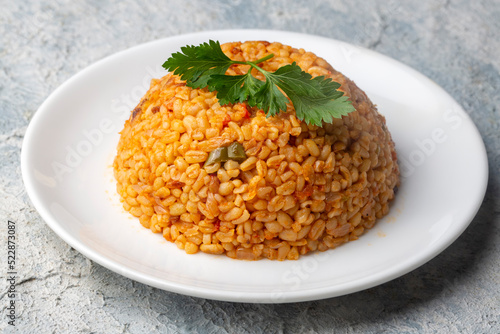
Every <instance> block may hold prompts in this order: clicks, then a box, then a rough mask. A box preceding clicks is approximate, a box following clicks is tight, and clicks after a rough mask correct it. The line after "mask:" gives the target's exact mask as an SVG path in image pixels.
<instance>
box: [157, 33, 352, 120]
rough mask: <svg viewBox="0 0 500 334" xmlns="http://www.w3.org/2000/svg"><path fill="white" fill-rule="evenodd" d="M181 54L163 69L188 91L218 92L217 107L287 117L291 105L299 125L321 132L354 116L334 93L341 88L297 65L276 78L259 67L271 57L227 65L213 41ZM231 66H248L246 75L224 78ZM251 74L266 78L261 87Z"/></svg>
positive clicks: (187, 48)
mask: <svg viewBox="0 0 500 334" xmlns="http://www.w3.org/2000/svg"><path fill="white" fill-rule="evenodd" d="M181 51H182V53H181V52H177V53H174V54H173V55H172V56H171V57H170V58H169V59H167V61H166V62H165V63H164V64H163V67H164V68H165V69H166V70H169V71H173V72H174V74H177V75H180V77H181V79H182V80H185V81H186V84H187V85H188V86H189V87H192V88H205V87H208V89H209V90H210V91H217V98H218V99H219V102H220V104H221V105H224V104H228V103H238V102H244V101H246V102H247V103H248V105H250V106H252V107H255V106H256V107H258V108H260V109H262V110H264V112H265V113H266V114H267V115H268V116H274V115H276V114H277V113H279V112H280V111H286V110H287V107H286V104H287V103H288V102H291V103H292V104H293V106H294V108H295V112H296V114H297V118H298V119H300V120H303V121H305V122H306V123H307V124H314V125H319V126H321V124H322V122H326V123H331V122H332V118H341V117H342V116H344V115H347V114H348V113H349V112H351V111H354V110H355V109H354V107H353V106H352V104H351V102H350V101H349V100H348V98H347V96H344V93H343V92H341V91H338V90H337V89H338V88H339V87H340V84H339V83H337V82H334V81H332V79H330V78H325V77H324V76H319V77H315V78H313V77H312V76H311V75H310V74H309V73H307V72H304V71H302V69H301V68H300V67H299V66H298V65H297V64H296V63H295V62H294V63H293V64H290V65H285V66H283V67H280V68H279V69H278V70H276V71H275V72H268V71H266V70H264V69H262V68H261V67H259V66H258V65H259V64H260V63H262V62H265V61H267V60H269V59H271V58H272V57H274V55H273V54H269V55H267V56H265V57H263V58H261V59H258V60H256V61H236V60H231V59H230V58H229V57H227V56H226V55H225V54H224V53H223V52H222V49H221V47H220V44H219V42H218V41H212V40H210V41H209V42H208V43H202V44H200V45H198V46H193V45H191V46H189V45H188V46H184V47H182V48H181ZM233 64H242V65H250V69H249V70H248V72H247V73H246V74H243V75H226V74H225V73H226V71H227V70H228V68H229V67H230V66H231V65H233ZM253 68H254V69H256V70H257V71H259V72H261V73H262V74H263V75H264V78H265V81H262V80H259V79H257V78H256V77H254V76H253V75H252V74H251V71H252V69H253ZM283 93H284V94H283ZM285 94H286V95H285ZM288 99H290V101H289V100H288Z"/></svg>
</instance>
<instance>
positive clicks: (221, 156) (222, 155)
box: [203, 147, 228, 167]
mask: <svg viewBox="0 0 500 334" xmlns="http://www.w3.org/2000/svg"><path fill="white" fill-rule="evenodd" d="M227 160H228V156H227V147H218V148H216V149H215V150H213V151H212V152H210V154H209V155H208V158H207V161H205V164H204V165H203V167H205V166H209V165H211V164H214V163H217V162H224V161H227Z"/></svg>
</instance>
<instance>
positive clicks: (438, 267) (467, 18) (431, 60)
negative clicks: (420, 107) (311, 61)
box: [0, 0, 500, 334]
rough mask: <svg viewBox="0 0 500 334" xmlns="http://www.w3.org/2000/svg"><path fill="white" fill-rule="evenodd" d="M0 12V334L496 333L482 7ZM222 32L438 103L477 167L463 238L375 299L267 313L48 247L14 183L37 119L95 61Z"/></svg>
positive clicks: (494, 73)
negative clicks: (331, 63) (375, 56)
mask: <svg viewBox="0 0 500 334" xmlns="http://www.w3.org/2000/svg"><path fill="white" fill-rule="evenodd" d="M0 7H1V9H0V116H1V118H0V217H1V227H0V233H1V240H2V243H1V245H2V246H1V247H0V248H1V249H0V259H1V261H0V273H1V274H2V276H1V282H0V308H1V310H2V317H1V319H0V332H5V333H14V332H18V333H109V334H112V333H333V332H335V333H500V293H499V286H500V276H499V268H500V266H499V264H500V261H499V259H500V246H499V245H500V233H499V230H500V229H499V224H500V170H499V169H500V138H499V137H500V131H499V122H500V115H499V106H500V103H499V102H500V94H499V91H500V57H499V55H500V4H499V2H498V1H497V0H481V1H468V0H422V1H411V2H410V1H401V2H400V1H394V0H391V1H380V0H379V1H370V2H368V1H366V2H365V1H361V0H353V1H337V0H334V1H321V0H309V1H288V0H278V1H241V0H238V1H201V0H196V1H184V0H172V1H164V2H160V1H158V2H147V3H142V2H141V1H134V0H121V1H97V0H95V1H88V2H84V1H65V0H58V1H34V0H28V1H14V0H2V1H0ZM230 28H263V29H279V30H289V31H295V32H304V33H309V34H315V35H320V36H326V37H330V38H335V39H340V40H343V41H346V42H348V43H352V44H355V45H360V46H364V47H368V48H370V49H373V50H375V51H378V52H381V53H383V54H386V55H388V56H390V57H393V58H395V59H397V60H399V61H401V62H403V63H405V64H407V65H409V66H411V67H413V68H415V69H417V70H418V71H420V72H422V73H424V74H425V75H427V76H428V77H430V78H431V79H433V80H434V81H436V82H437V83H438V84H439V85H441V86H442V87H443V88H444V89H445V90H447V91H448V92H449V93H450V94H451V95H452V96H453V97H454V98H455V99H456V100H457V101H458V102H459V103H460V104H461V105H462V106H463V107H464V109H465V110H466V111H467V113H468V114H469V115H470V116H471V118H472V119H473V121H474V122H475V124H476V125H477V127H478V129H479V131H480V132H481V135H482V137H483V140H484V142H485V144H486V148H487V151H488V156H489V167H490V178H489V185H488V190H487V194H486V198H485V200H484V203H483V205H482V206H481V208H480V210H479V213H478V215H477V216H476V218H475V219H474V221H473V222H472V223H471V225H470V227H469V228H468V229H467V230H466V231H465V233H464V234H463V235H462V236H461V237H459V239H458V240H457V241H456V242H455V243H453V244H452V245H451V246H450V247H449V248H448V249H446V250H445V251H444V252H443V253H441V254H440V255H438V256H437V257H436V258H434V259H433V260H431V261H430V262H428V263H427V264H425V265H423V266H422V267H420V268H418V269H416V270H414V271H413V272H411V273H409V274H407V275H404V276H403V277H400V278H398V279H395V280H393V281H391V282H388V283H386V284H383V285H381V286H378V287H375V288H371V289H369V290H366V291H362V292H358V293H354V294H351V295H348V296H342V297H338V298H332V299H326V300H320V301H311V302H303V303H294V304H281V305H280V304H278V305H258V304H238V303H230V302H219V301H211V300H204V299H198V298H192V297H187V296H182V295H178V294H174V293H169V292H166V291H162V290H158V289H155V288H152V287H149V286H145V285H143V284H140V283H137V282H134V281H132V280H130V279H127V278H124V277H122V276H120V275H118V274H116V273H114V272H111V271H109V270H108V269H106V268H103V267H102V266H100V265H98V264H96V263H93V262H92V261H90V260H88V259H86V258H85V257H84V256H82V255H81V254H79V253H78V252H76V251H75V250H73V249H72V248H71V247H69V246H68V245H67V244H66V243H65V242H63V241H62V240H61V239H60V238H59V237H58V236H56V235H55V233H53V232H52V230H50V229H49V228H48V227H47V226H46V224H45V223H44V221H43V220H42V219H41V217H40V216H39V214H38V213H37V212H36V211H35V210H34V208H33V206H32V205H31V203H30V200H29V198H28V196H27V195H26V193H25V192H24V186H23V183H22V180H21V170H20V149H21V144H22V141H23V135H24V133H25V131H26V128H27V126H28V123H29V121H30V119H31V118H32V117H33V115H34V113H35V112H36V110H37V108H38V106H39V105H40V104H41V103H42V102H43V101H44V99H45V98H46V97H47V96H48V95H49V94H50V93H51V92H52V91H53V90H54V89H55V88H56V87H58V86H59V85H60V84H62V83H63V82H64V81H65V80H66V79H68V78H69V77H70V76H72V75H73V74H75V73H76V72H78V71H80V70H82V69H84V68H85V67H86V66H88V65H90V64H91V63H93V62H94V61H96V60H99V59H101V58H103V57H105V56H107V55H110V54H113V53H115V52H117V51H120V50H123V49H126V48H128V47H131V46H134V45H137V44H139V43H143V42H146V41H151V40H154V39H158V38H163V37H168V36H173V35H177V34H181V33H188V32H196V31H204V30H214V29H230ZM471 177H474V176H471ZM7 220H12V221H15V222H16V224H17V247H18V248H17V270H18V279H17V285H16V291H17V297H16V315H17V319H16V326H15V327H13V326H10V325H9V324H8V318H7V315H8V308H7V307H8V303H9V298H8V297H7V290H8V284H7V278H8V277H7V274H6V273H7V270H8V269H7V247H6V246H4V245H5V242H6V235H7Z"/></svg>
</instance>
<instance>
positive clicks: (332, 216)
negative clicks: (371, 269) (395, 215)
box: [114, 41, 399, 260]
mask: <svg viewBox="0 0 500 334" xmlns="http://www.w3.org/2000/svg"><path fill="white" fill-rule="evenodd" d="M222 49H223V51H224V53H225V54H226V55H227V56H229V57H230V58H231V59H234V60H241V61H253V60H256V59H259V58H261V57H264V56H265V55H267V54H269V53H274V54H275V57H273V58H272V59H271V60H269V61H267V62H265V63H263V68H264V69H265V70H267V71H275V70H276V69H278V68H279V67H280V66H284V65H286V64H290V63H292V62H296V63H297V64H298V65H299V66H300V67H301V68H302V69H303V70H304V71H306V72H308V73H309V74H311V75H312V76H320V75H323V76H326V77H329V78H332V79H333V80H334V81H336V82H339V83H340V84H341V88H340V90H342V91H343V92H344V93H345V94H346V95H347V96H349V97H350V99H351V101H352V103H353V105H354V107H355V108H356V111H354V112H352V113H350V114H349V115H348V116H346V117H343V118H342V119H333V122H332V123H331V124H324V126H323V127H318V126H311V125H307V124H305V123H304V122H301V121H299V120H298V119H297V118H296V117H295V115H294V109H293V106H291V105H289V107H288V111H287V112H286V113H281V114H279V115H278V116H275V117H269V118H266V116H265V115H264V113H263V111H262V110H257V109H255V108H250V107H248V106H247V105H246V104H243V103H238V104H235V105H225V106H221V105H220V104H219V103H218V100H217V98H216V93H215V92H209V91H208V90H207V89H191V88H189V87H187V86H186V84H185V82H183V81H182V80H180V78H179V77H178V76H176V75H172V74H167V75H166V76H164V77H163V78H161V79H153V80H152V82H151V87H150V89H149V91H148V92H147V93H146V95H145V96H144V97H143V98H142V100H141V101H140V103H139V104H138V106H137V107H136V108H135V109H134V110H133V111H132V113H131V116H130V119H129V120H127V121H126V123H125V127H124V129H123V131H122V132H121V138H120V142H119V144H118V148H117V151H118V154H117V156H116V158H115V161H114V173H115V177H116V180H117V190H118V193H119V194H120V196H121V199H122V202H123V207H124V208H125V209H126V210H127V211H129V212H130V213H131V214H132V215H134V216H136V217H138V218H139V221H140V223H141V224H142V225H143V226H144V227H146V228H150V229H151V231H153V232H154V233H162V234H163V236H164V237H165V239H167V240H169V241H171V242H174V243H175V244H176V245H177V246H178V247H179V248H180V249H184V250H185V251H186V252H187V253H189V254H192V253H196V252H198V251H199V250H201V251H202V252H205V253H209V254H226V255H227V256H229V257H231V258H235V259H244V260H256V259H260V258H264V257H265V258H268V259H272V260H274V259H277V260H285V259H290V260H296V259H298V258H299V256H300V255H303V254H306V253H308V252H311V251H316V250H319V251H325V250H327V249H330V248H335V247H337V246H339V245H341V244H343V243H345V242H347V241H350V240H355V239H357V238H358V236H359V235H361V234H362V233H363V231H364V230H365V229H368V228H371V227H372V226H373V225H374V224H375V221H376V220H377V219H380V218H382V217H383V216H384V215H386V214H387V212H388V211H389V202H390V201H391V200H392V199H393V197H394V190H395V187H396V186H397V185H398V182H399V169H398V166H397V161H396V152H395V149H394V143H393V142H392V139H391V135H390V133H389V131H388V130H387V128H386V125H385V119H384V117H383V116H381V115H380V114H379V113H378V112H377V109H376V107H375V106H374V105H373V104H372V102H371V101H370V100H369V99H368V98H367V96H366V95H365V93H364V92H363V91H362V90H360V89H359V88H358V87H357V86H356V85H355V84H354V83H353V82H352V81H350V80H349V79H347V78H346V77H345V76H343V75H342V74H341V73H339V72H337V71H335V70H334V69H333V68H332V67H331V66H330V65H329V64H328V63H327V62H326V61H325V60H324V59H322V58H318V57H317V56H316V55H314V54H312V53H310V52H306V51H304V50H303V49H295V48H292V47H290V46H286V45H282V44H280V43H268V42H255V41H253V42H245V43H240V42H234V43H227V44H223V45H222ZM247 69H248V65H235V66H232V67H230V69H229V70H228V72H227V74H231V75H235V74H243V73H244V72H246V70H247ZM252 73H253V74H254V75H255V76H256V77H258V78H260V79H261V80H263V77H261V74H260V73H259V72H256V71H255V72H252ZM233 142H238V143H240V144H241V145H242V146H243V148H244V150H245V154H246V159H245V160H244V161H241V162H236V161H233V160H229V161H227V162H218V163H215V164H212V165H209V166H206V167H204V166H203V164H204V162H205V161H206V159H207V157H208V155H209V153H210V152H211V151H212V150H214V149H216V148H219V147H222V146H228V145H230V144H231V143H233Z"/></svg>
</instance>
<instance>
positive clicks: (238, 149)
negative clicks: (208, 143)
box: [227, 141, 247, 162]
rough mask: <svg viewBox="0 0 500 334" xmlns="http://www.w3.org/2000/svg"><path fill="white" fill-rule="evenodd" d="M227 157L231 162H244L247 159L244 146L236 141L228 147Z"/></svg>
mask: <svg viewBox="0 0 500 334" xmlns="http://www.w3.org/2000/svg"><path fill="white" fill-rule="evenodd" d="M227 157H228V158H229V160H235V161H238V162H243V161H244V160H245V159H246V158H247V155H246V154H245V149H244V148H243V146H242V145H241V144H240V143H238V142H237V141H235V142H234V143H232V144H231V145H229V146H228V147H227Z"/></svg>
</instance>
